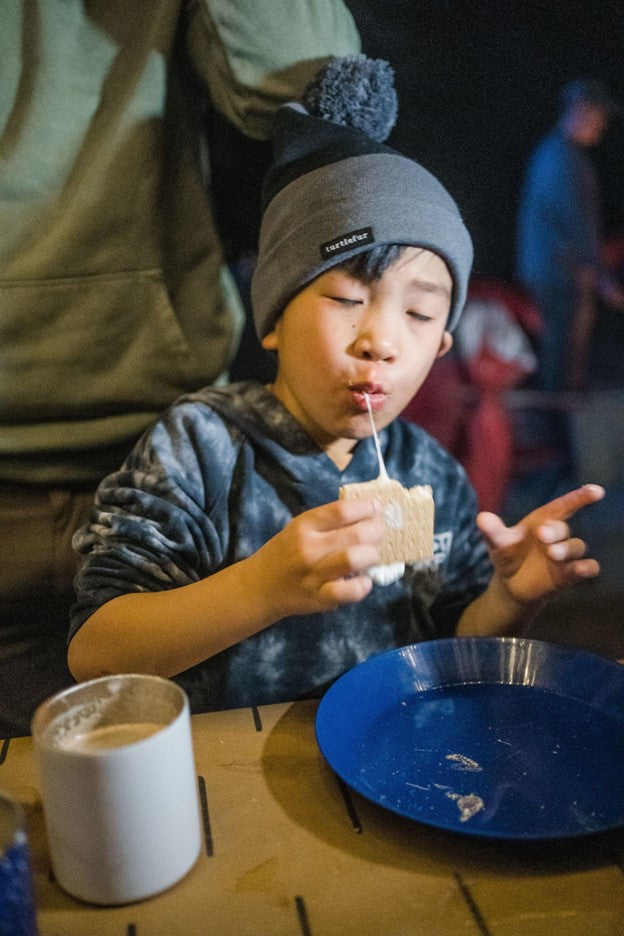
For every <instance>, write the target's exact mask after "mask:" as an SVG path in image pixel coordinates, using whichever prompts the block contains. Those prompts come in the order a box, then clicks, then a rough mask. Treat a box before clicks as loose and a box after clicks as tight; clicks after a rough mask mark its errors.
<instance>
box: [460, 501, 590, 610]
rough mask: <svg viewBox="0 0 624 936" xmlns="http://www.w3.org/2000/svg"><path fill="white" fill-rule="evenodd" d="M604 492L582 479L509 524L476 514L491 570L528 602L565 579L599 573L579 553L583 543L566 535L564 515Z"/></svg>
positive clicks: (568, 581)
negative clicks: (489, 559) (582, 481)
mask: <svg viewBox="0 0 624 936" xmlns="http://www.w3.org/2000/svg"><path fill="white" fill-rule="evenodd" d="M604 494H605V491H604V488H602V487H600V486H599V485H597V484H585V485H583V486H582V487H580V488H577V489H576V490H574V491H570V492H568V493H567V494H564V495H563V496H562V497H557V498H556V499H555V500H552V501H550V502H549V503H548V504H544V505H543V506H542V507H538V508H537V509H536V510H533V511H532V512H531V513H530V514H527V516H526V517H525V518H524V519H523V520H521V521H520V522H519V523H517V524H516V525H515V526H512V527H508V526H505V524H504V523H503V521H502V520H501V518H500V517H498V516H496V514H493V513H486V512H483V513H480V514H479V515H478V517H477V525H478V527H479V529H480V530H481V532H482V533H483V535H484V537H485V539H486V541H487V544H488V548H489V552H490V557H491V560H492V563H493V565H494V570H495V575H496V576H497V577H498V578H499V580H500V581H501V582H502V584H504V586H505V588H506V590H507V592H508V593H509V595H510V597H511V598H512V599H513V600H514V601H516V602H518V603H519V604H523V605H530V604H532V603H536V602H539V601H540V600H541V599H542V598H545V597H547V596H548V595H550V594H551V593H553V592H555V591H557V590H558V589H560V588H563V587H564V586H566V585H571V584H573V583H574V582H577V581H579V580H582V579H588V578H593V577H594V576H596V575H598V573H599V571H600V566H599V565H598V562H597V561H596V560H595V559H586V558H583V557H584V556H585V552H586V546H585V543H584V542H583V540H581V539H579V538H578V537H574V536H571V534H570V528H569V526H568V524H567V522H566V521H567V520H569V519H570V517H572V516H573V515H574V514H575V513H576V512H577V511H578V510H580V509H581V508H582V507H585V506H587V505H588V504H592V503H595V502H596V501H599V500H601V499H602V498H603V497H604Z"/></svg>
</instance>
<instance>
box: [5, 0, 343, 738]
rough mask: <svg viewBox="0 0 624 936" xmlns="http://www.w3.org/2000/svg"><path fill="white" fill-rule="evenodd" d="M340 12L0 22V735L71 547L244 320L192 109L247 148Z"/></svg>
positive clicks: (42, 636) (207, 0)
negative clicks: (103, 487)
mask: <svg viewBox="0 0 624 936" xmlns="http://www.w3.org/2000/svg"><path fill="white" fill-rule="evenodd" d="M359 47H360V44H359V38H358V35H357V31H356V28H355V25H354V23H353V20H352V18H351V16H350V14H349V12H348V11H347V9H346V7H345V6H344V5H343V4H342V0H271V2H270V3H262V2H258V0H204V2H183V0H149V2H147V0H145V2H136V3H127V2H125V0H124V2H122V0H119V2H116V0H90V2H89V3H87V2H78V0H72V2H70V3H68V2H66V0H46V2H45V3H39V4H22V3H19V2H18V0H9V2H8V3H4V4H3V9H2V29H1V30H0V63H1V68H0V73H1V74H2V82H1V87H2V95H1V97H0V222H1V223H0V348H1V351H0V552H1V558H0V736H7V735H11V734H16V733H24V732H27V731H28V730H29V723H30V717H31V714H32V711H33V709H34V707H35V705H36V704H38V702H39V701H40V700H41V699H43V698H44V697H45V696H47V695H49V694H50V693H51V692H54V691H56V690H57V689H59V688H61V687H62V686H63V685H65V684H67V683H69V682H70V681H71V677H70V675H69V672H68V670H67V669H66V663H65V659H66V646H65V644H66V634H67V626H68V610H69V607H70V605H71V603H72V601H73V591H72V579H73V575H74V556H73V554H72V551H71V545H70V543H71V536H72V533H73V531H74V530H75V528H76V527H77V526H78V525H80V524H81V523H83V522H84V521H85V519H86V515H87V513H88V511H89V509H90V506H91V503H92V499H93V492H94V491H95V488H96V487H97V484H98V482H99V480H100V479H101V478H102V477H103V476H104V475H106V474H107V473H108V472H109V471H111V470H112V469H113V468H115V467H116V466H117V465H118V463H119V462H120V460H121V459H122V457H123V456H124V455H125V453H126V451H127V450H128V449H129V448H130V447H131V445H132V444H133V443H134V441H135V440H136V439H137V437H138V436H139V435H140V434H141V433H142V432H143V430H144V429H145V428H146V427H147V426H148V425H149V424H150V423H151V422H152V421H153V420H154V419H155V418H156V416H157V415H158V414H159V412H160V411H161V410H162V409H163V408H164V407H165V406H167V405H168V404H170V403H171V402H172V401H173V400H174V399H175V398H176V397H177V396H178V395H180V394H182V393H184V392H186V391H188V390H190V389H192V388H194V387H196V386H198V385H201V384H204V383H210V382H212V381H214V380H215V379H217V378H218V377H219V375H221V374H222V373H223V372H224V371H225V370H226V369H227V366H228V364H229V361H230V360H231V357H232V355H233V353H234V350H235V348H236V343H237V340H238V336H239V331H240V325H241V323H242V309H241V306H240V301H239V299H238V297H237V295H236V291H235V289H234V288H233V285H232V283H231V281H230V280H229V278H228V275H227V273H226V270H225V267H224V264H223V262H222V256H221V250H220V247H219V243H218V238H217V235H216V232H215V228H214V223H213V219H212V217H211V213H210V207H209V199H208V197H207V194H206V181H207V179H206V166H207V160H206V153H205V145H204V130H205V128H204V126H203V120H204V115H205V97H204V95H209V96H210V99H211V101H212V105H213V107H215V108H217V109H218V110H219V111H220V112H221V113H222V114H223V115H224V116H225V117H226V118H227V119H228V120H229V121H231V122H232V123H233V124H234V125H235V126H236V127H238V128H239V129H241V130H242V131H243V132H244V133H246V134H248V135H249V136H251V137H253V138H256V139H261V138H263V137H265V136H267V135H268V132H269V125H270V121H271V116H272V114H273V112H274V110H275V108H276V106H277V105H279V104H281V103H282V102H284V101H287V100H291V99H292V98H293V97H296V96H299V95H300V93H301V90H302V89H303V87H304V86H305V85H306V84H307V82H308V80H309V79H310V78H311V76H312V75H313V74H314V73H315V72H316V71H317V69H318V67H319V65H320V63H321V62H322V61H324V60H325V59H326V58H328V57H329V56H331V55H343V54H349V53H352V52H357V51H359Z"/></svg>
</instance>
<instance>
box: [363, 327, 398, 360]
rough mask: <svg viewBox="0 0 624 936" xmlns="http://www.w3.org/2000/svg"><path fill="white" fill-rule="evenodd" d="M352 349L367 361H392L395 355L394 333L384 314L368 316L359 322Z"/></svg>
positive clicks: (395, 342)
mask: <svg viewBox="0 0 624 936" xmlns="http://www.w3.org/2000/svg"><path fill="white" fill-rule="evenodd" d="M353 351H354V353H355V355H356V356H357V357H359V358H363V359H364V360H368V361H392V360H394V358H395V357H396V355H397V341H396V336H395V333H394V331H393V329H392V327H391V325H390V323H389V322H388V320H387V318H386V317H385V316H376V317H374V318H368V319H367V320H366V321H363V322H362V323H361V324H360V328H359V331H358V335H357V337H356V339H355V341H354V342H353Z"/></svg>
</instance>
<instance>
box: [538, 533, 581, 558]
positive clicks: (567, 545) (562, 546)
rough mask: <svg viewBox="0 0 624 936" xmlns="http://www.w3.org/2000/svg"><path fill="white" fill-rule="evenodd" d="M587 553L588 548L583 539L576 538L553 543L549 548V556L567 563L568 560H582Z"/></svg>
mask: <svg viewBox="0 0 624 936" xmlns="http://www.w3.org/2000/svg"><path fill="white" fill-rule="evenodd" d="M586 552H587V546H586V545H585V542H584V541H583V540H582V539H578V538H576V537H574V538H573V539H569V540H563V541H560V542H556V543H552V544H551V545H550V546H549V547H548V555H549V556H550V558H551V559H555V560H556V561H566V560H568V559H580V558H581V557H582V556H584V555H585V553H586Z"/></svg>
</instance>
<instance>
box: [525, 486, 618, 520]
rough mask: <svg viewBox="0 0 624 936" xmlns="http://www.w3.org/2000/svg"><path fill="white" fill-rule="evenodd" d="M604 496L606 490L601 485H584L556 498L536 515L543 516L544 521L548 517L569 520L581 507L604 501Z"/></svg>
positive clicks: (540, 508)
mask: <svg viewBox="0 0 624 936" xmlns="http://www.w3.org/2000/svg"><path fill="white" fill-rule="evenodd" d="M604 496H605V489H604V488H603V487H601V486H600V485H599V484H584V485H583V486H582V487H580V488H576V490H574V491H568V493H567V494H562V495H561V497H556V498H555V499H554V500H552V501H549V503H548V504H544V506H543V507H539V508H538V509H537V510H536V511H535V514H536V515H537V516H540V515H543V516H544V519H546V517H548V518H552V519H553V520H569V518H570V517H571V516H573V514H575V513H576V512H577V510H580V509H581V507H586V506H587V505H588V504H594V503H595V502H596V501H599V500H602V498H603V497H604Z"/></svg>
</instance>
